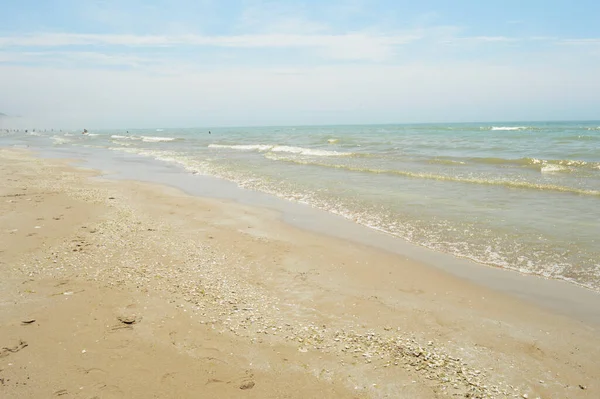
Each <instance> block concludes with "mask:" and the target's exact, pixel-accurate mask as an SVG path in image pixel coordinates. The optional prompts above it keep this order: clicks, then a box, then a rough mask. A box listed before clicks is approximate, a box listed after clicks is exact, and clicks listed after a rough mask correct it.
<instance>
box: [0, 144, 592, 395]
mask: <svg viewBox="0 0 600 399" xmlns="http://www.w3.org/2000/svg"><path fill="white" fill-rule="evenodd" d="M92 176H95V173H94V172H91V171H87V170H81V169H76V168H74V167H72V166H69V164H68V163H67V162H66V161H61V160H42V159H38V158H34V157H33V156H32V155H31V154H29V153H26V152H24V151H17V150H6V149H3V150H0V215H1V216H0V277H1V278H0V290H1V292H2V296H1V298H2V301H1V302H0V304H1V305H0V348H1V349H0V396H2V397H7V398H27V397H31V398H38V397H53V396H55V397H65V398H69V397H73V398H75V397H77V398H80V397H81V398H93V397H99V398H120V397H122V398H136V397H139V398H147V397H161V398H162V397H173V398H176V397H177V398H179V397H194V398H198V397H206V398H214V397H219V398H220V397H223V398H227V397H236V398H238V397H256V398H264V397H272V398H286V397H288V398H296V397H297V398H306V397H316V396H319V397H324V398H328V397H331V398H344V397H348V398H386V397H387V398H403V397H405V398H438V397H440V398H441V397H481V398H496V397H498V398H502V397H521V398H522V397H524V396H523V395H527V397H529V398H536V397H540V398H564V397H569V398H597V397H598V396H600V392H599V390H600V385H599V383H598V370H600V361H599V360H598V359H600V356H599V355H600V334H599V331H598V329H597V327H596V326H594V325H592V324H586V323H583V322H581V321H577V320H575V319H571V318H569V317H568V316H565V315H561V314H555V313H553V312H550V311H548V310H546V309H543V308H540V307H537V306H535V305H533V304H530V303H529V302H526V301H523V300H519V299H516V298H514V297H511V296H509V295H507V294H505V293H501V292H499V291H494V290H491V289H489V288H483V287H482V286H480V285H476V284H474V283H472V282H470V281H468V280H466V279H461V278H457V277H455V276H452V275H450V274H448V273H446V272H445V271H443V270H440V269H437V268H432V267H428V266H426V265H423V264H421V263H418V262H415V261H413V260H410V259H408V258H407V257H406V256H401V255H398V254H394V253H390V252H387V251H382V250H380V249H377V248H374V247H372V246H367V245H361V244H358V243H356V242H352V241H346V240H342V239H338V238H334V237H330V236H324V235H320V234H317V233H314V232H309V231H305V230H300V229H298V228H296V227H293V226H291V225H289V224H287V223H284V222H283V221H282V220H281V215H280V214H279V213H277V212H274V211H273V210H267V209H260V208H256V207H250V206H245V205H240V204H237V203H233V202H230V201H225V200H216V199H206V198H198V197H192V196H189V195H187V194H185V193H183V192H181V191H179V190H176V189H174V188H169V187H164V186H157V185H152V184H147V183H140V182H132V181H109V180H102V179H90V177H92Z"/></svg>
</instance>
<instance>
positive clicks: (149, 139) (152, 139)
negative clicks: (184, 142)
mask: <svg viewBox="0 0 600 399" xmlns="http://www.w3.org/2000/svg"><path fill="white" fill-rule="evenodd" d="M141 139H142V141H144V142H146V143H159V142H161V141H173V140H176V139H175V137H158V136H142V137H141Z"/></svg>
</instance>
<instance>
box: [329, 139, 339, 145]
mask: <svg viewBox="0 0 600 399" xmlns="http://www.w3.org/2000/svg"><path fill="white" fill-rule="evenodd" d="M338 141H340V140H339V139H328V140H327V142H328V143H329V144H335V143H337V142H338Z"/></svg>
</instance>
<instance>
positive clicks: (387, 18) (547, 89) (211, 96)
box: [0, 0, 600, 129]
mask: <svg viewBox="0 0 600 399" xmlns="http://www.w3.org/2000/svg"><path fill="white" fill-rule="evenodd" d="M542 9H543V12H540V10H542ZM4 11H5V12H4V13H3V15H4V18H2V17H0V21H2V24H0V26H1V27H0V87H2V92H0V112H2V113H5V114H8V115H22V116H23V117H21V118H2V124H3V125H7V124H9V123H10V124H11V125H13V124H17V123H18V127H22V128H27V127H33V126H34V125H37V126H40V128H41V126H48V127H55V128H80V127H84V126H87V127H91V128H95V129H105V128H120V127H123V126H136V127H139V128H146V127H148V128H150V127H158V126H190V127H191V126H194V127H197V126H214V127H225V126H300V125H305V126H306V125H339V124H343V125H357V124H358V125H361V124H396V123H397V124H416V123H469V122H470V121H494V122H498V121H508V122H518V121H548V120H559V121H575V120H581V121H590V120H591V121H593V120H598V119H600V74H598V73H597V65H598V63H599V62H600V27H598V26H597V24H595V20H594V18H595V17H594V16H595V15H598V14H599V13H600V4H598V3H596V2H593V1H580V2H579V4H578V7H573V6H572V5H571V4H570V3H569V2H566V1H554V2H552V3H550V4H548V3H537V2H535V3H534V4H531V3H530V4H522V2H520V1H512V0H510V1H505V2H502V3H489V2H488V3H486V4H480V3H479V2H471V1H462V2H454V3H453V4H452V5H449V4H447V2H443V1H441V0H437V1H428V2H426V3H423V4H422V3H419V4H413V3H410V2H403V1H400V2H398V1H391V0H389V1H370V2H367V1H363V0H338V1H331V2H326V3H324V2H317V1H307V2H304V3H302V4H297V3H296V2H291V1H278V2H270V1H245V2H241V3H240V2H237V1H213V0H205V1H202V2H195V1H191V0H177V1H170V2H166V1H153V2H143V1H129V2H119V1H113V0H104V1H91V0H88V1H74V0H60V1H55V2H49V3H46V2H41V1H38V2H37V3H36V5H35V6H32V5H31V4H29V3H28V4H22V3H14V4H7V5H5V7H4Z"/></svg>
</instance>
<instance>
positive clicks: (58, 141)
mask: <svg viewBox="0 0 600 399" xmlns="http://www.w3.org/2000/svg"><path fill="white" fill-rule="evenodd" d="M50 138H51V139H52V141H54V144H67V143H70V142H71V140H69V139H66V138H64V137H60V136H52V137H50Z"/></svg>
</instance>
